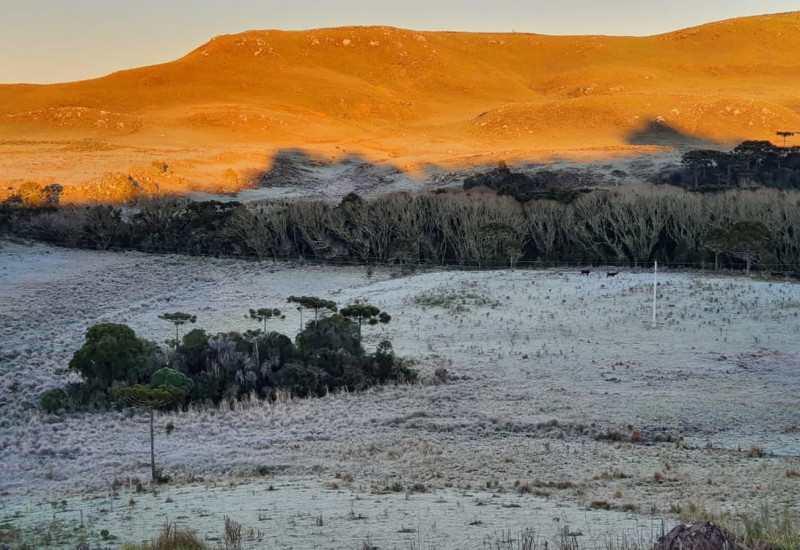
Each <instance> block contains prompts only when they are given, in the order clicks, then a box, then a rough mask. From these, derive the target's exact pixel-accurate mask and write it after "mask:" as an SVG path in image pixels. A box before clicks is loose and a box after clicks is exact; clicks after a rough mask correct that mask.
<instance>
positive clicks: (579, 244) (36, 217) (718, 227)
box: [0, 142, 800, 276]
mask: <svg viewBox="0 0 800 550" xmlns="http://www.w3.org/2000/svg"><path fill="white" fill-rule="evenodd" d="M548 174H550V175H548ZM551 176H552V174H551V173H550V172H547V173H542V174H538V175H534V176H525V175H522V174H515V173H513V172H511V171H510V170H509V169H508V168H507V167H506V166H505V165H502V164H501V165H500V166H499V167H498V168H497V169H495V170H492V171H489V172H486V173H484V174H480V175H476V176H472V177H470V178H467V180H466V181H465V184H464V187H465V189H464V190H457V189H448V190H441V189H440V190H436V191H434V192H418V193H409V192H399V193H391V194H386V195H382V196H377V197H374V198H369V199H365V198H362V197H360V196H359V195H357V194H354V193H351V194H350V195H347V196H346V197H344V198H343V199H342V200H341V201H340V202H338V203H335V202H328V201H322V200H267V201H261V202H254V203H249V204H242V203H239V202H235V201H234V202H218V201H207V202H193V201H190V200H188V199H186V198H181V197H176V196H152V195H151V194H150V193H145V192H142V193H141V194H138V195H137V193H135V190H136V185H135V184H136V182H135V181H133V182H131V181H127V180H126V181H127V185H130V186H131V193H130V195H131V197H132V198H131V200H130V201H129V202H127V203H124V204H93V205H85V206H58V189H57V186H52V185H51V186H48V187H47V188H43V189H40V190H39V191H38V194H37V193H35V192H34V190H32V189H28V190H27V191H26V193H28V194H27V195H25V197H22V195H20V194H18V195H15V197H16V198H15V200H13V201H8V202H6V203H4V204H2V205H0V230H3V231H5V232H8V233H11V234H14V235H18V236H23V237H28V238H34V239H40V240H43V241H47V242H51V243H54V244H58V245H62V246H69V247H81V248H93V249H100V250H106V249H136V250H142V251H148V252H169V253H180V254H194V255H211V256H227V257H242V258H256V259H259V260H264V259H281V260H284V259H297V258H302V259H307V260H308V259H310V260H320V261H341V262H349V263H394V264H407V265H408V264H422V263H426V264H436V265H458V266H465V267H479V268H486V267H503V266H505V267H514V266H516V265H554V264H615V265H634V266H636V265H643V264H649V263H651V262H652V261H653V260H658V261H659V262H661V263H662V264H667V265H690V266H697V267H702V266H707V267H710V266H714V267H715V268H716V267H733V268H738V269H747V270H749V269H750V268H751V267H756V268H758V269H768V270H772V271H776V272H780V273H783V274H788V275H793V276H797V275H798V273H800V192H798V191H796V190H794V189H795V188H797V187H798V186H800V152H799V151H797V150H795V149H781V148H776V147H773V146H772V145H770V144H768V143H766V142H745V143H743V144H741V145H740V146H738V147H737V148H736V149H734V150H733V151H731V152H730V153H725V152H720V151H691V152H689V153H686V154H685V155H684V159H683V164H682V167H681V168H680V169H678V170H677V171H676V172H672V173H670V174H665V175H664V180H665V181H671V182H672V183H676V184H679V185H682V186H684V187H688V188H689V189H697V190H705V191H712V190H713V192H706V193H696V192H693V191H687V190H682V189H679V188H678V187H676V186H673V185H651V186H630V187H624V188H618V189H613V190H608V189H594V190H590V189H574V188H565V187H562V186H561V183H559V180H558V178H557V177H554V176H552V177H551ZM562 183H563V182H562ZM760 185H769V186H771V187H763V186H762V187H759V186H760ZM743 186H745V187H743ZM772 187H780V189H775V188H772ZM23 199H24V200H23Z"/></svg>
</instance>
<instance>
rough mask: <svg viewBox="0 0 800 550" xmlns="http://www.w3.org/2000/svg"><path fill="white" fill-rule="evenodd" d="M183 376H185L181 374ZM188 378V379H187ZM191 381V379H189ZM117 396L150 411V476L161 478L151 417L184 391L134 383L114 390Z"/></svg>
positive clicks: (180, 398)
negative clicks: (134, 384)
mask: <svg viewBox="0 0 800 550" xmlns="http://www.w3.org/2000/svg"><path fill="white" fill-rule="evenodd" d="M175 374H177V375H178V376H183V375H182V374H180V373H179V372H175ZM183 378H186V377H185V376H183ZM187 380H188V379H187ZM189 383H191V380H189ZM116 394H117V396H118V397H119V398H121V399H123V400H124V401H125V402H126V403H128V404H129V405H132V406H134V407H140V408H143V409H147V410H148V411H150V473H151V475H152V478H153V479H154V480H156V481H159V480H161V479H162V476H161V474H160V472H159V471H158V470H157V469H156V458H155V429H154V427H153V418H154V416H155V410H156V409H163V408H165V407H168V406H170V405H172V404H173V403H178V402H180V401H183V399H185V398H186V392H184V391H183V390H182V389H180V388H176V387H175V386H165V385H162V386H159V387H157V388H154V387H151V386H142V385H136V386H132V387H126V388H120V389H118V390H117V391H116Z"/></svg>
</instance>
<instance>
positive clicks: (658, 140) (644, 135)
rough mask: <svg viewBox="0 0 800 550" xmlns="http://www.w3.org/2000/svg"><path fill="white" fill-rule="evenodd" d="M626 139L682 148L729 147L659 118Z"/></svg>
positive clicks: (630, 141) (646, 143) (641, 143)
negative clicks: (684, 130)
mask: <svg viewBox="0 0 800 550" xmlns="http://www.w3.org/2000/svg"><path fill="white" fill-rule="evenodd" d="M626 141H627V143H628V144H629V145H640V146H642V145H645V146H646V145H651V146H653V145H655V146H658V147H673V148H675V149H680V150H683V149H687V150H688V149H726V148H728V145H727V144H725V143H722V142H718V141H714V140H709V139H704V138H700V137H696V136H693V135H691V134H685V133H683V132H681V131H679V130H676V129H675V128H673V127H672V126H670V125H669V124H665V123H663V122H659V121H657V120H651V121H650V122H648V123H646V124H645V125H644V126H643V127H641V128H639V129H638V130H635V131H633V132H631V133H630V134H628V137H627V138H626Z"/></svg>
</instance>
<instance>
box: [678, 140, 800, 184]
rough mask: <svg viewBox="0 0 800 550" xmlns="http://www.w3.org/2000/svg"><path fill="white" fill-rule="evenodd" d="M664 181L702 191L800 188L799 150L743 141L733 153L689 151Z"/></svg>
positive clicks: (766, 142)
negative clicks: (761, 187)
mask: <svg viewBox="0 0 800 550" xmlns="http://www.w3.org/2000/svg"><path fill="white" fill-rule="evenodd" d="M665 181H666V183H670V184H672V185H677V186H679V187H683V188H685V189H689V190H692V191H701V192H708V191H716V190H720V189H729V188H732V187H751V186H763V187H771V188H774V189H800V147H788V148H787V147H778V146H775V145H773V144H772V143H770V142H769V141H744V142H742V143H740V144H739V145H737V146H736V147H735V148H734V149H733V150H732V151H717V150H714V149H698V150H694V151H688V152H686V153H684V154H683V156H682V157H681V168H680V169H679V170H674V171H672V172H670V173H669V174H667V175H666V178H665Z"/></svg>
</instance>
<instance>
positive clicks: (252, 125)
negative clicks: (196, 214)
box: [0, 12, 800, 191]
mask: <svg viewBox="0 0 800 550" xmlns="http://www.w3.org/2000/svg"><path fill="white" fill-rule="evenodd" d="M798 36H800V12H792V13H786V14H778V15H770V16H760V17H749V18H742V19H734V20H729V21H722V22H719V23H714V24H709V25H704V26H700V27H695V28H690V29H685V30H681V31H677V32H673V33H668V34H663V35H657V36H651V37H613V36H544V35H537V34H522V33H508V34H483V33H457V32H416V31H411V30H403V29H396V28H389V27H346V28H334V29H319V30H312V31H293V32H284V31H250V32H245V33H241V34H236V35H226V36H219V37H216V38H214V39H212V40H211V41H209V42H208V43H206V44H204V45H202V46H200V47H199V48H197V49H196V50H194V51H192V52H190V53H189V54H187V55H186V56H185V57H183V58H181V59H178V60H176V61H173V62H170V63H165V64H162V65H155V66H150V67H142V68H138V69H132V70H126V71H120V72H117V73H113V74H111V75H108V76H105V77H102V78H97V79H93V80H87V81H80V82H70V83H64V84H53V85H25V84H14V85H2V86H0V181H2V182H3V183H9V184H10V185H13V184H15V183H18V182H21V181H28V180H33V181H37V182H40V183H43V184H44V183H52V182H58V183H62V184H65V185H74V184H82V183H85V182H88V181H91V180H96V179H97V178H101V177H102V175H103V174H107V173H133V172H136V171H141V170H142V169H143V167H147V166H150V165H151V163H153V161H158V162H165V163H167V164H168V165H169V166H170V169H171V172H170V173H173V174H177V175H179V176H180V177H176V178H174V180H172V181H170V180H169V179H168V178H162V180H163V181H161V182H160V185H161V188H162V189H164V190H175V191H185V190H186V188H187V187H194V188H212V187H215V186H217V185H218V184H220V183H221V182H222V179H223V178H222V174H223V173H225V172H228V171H229V169H232V170H234V171H235V172H237V173H238V174H244V175H246V174H248V173H251V172H254V171H259V170H263V169H265V168H268V167H269V165H270V162H271V158H272V155H273V153H274V152H275V151H278V150H282V149H290V148H291V149H303V150H305V151H307V152H308V153H309V154H311V155H314V156H316V157H319V158H320V159H324V160H331V159H334V160H335V159H337V158H341V157H343V156H345V155H359V156H361V157H363V158H365V159H367V160H370V161H374V162H381V163H389V164H393V165H395V166H397V167H399V168H401V169H403V170H414V169H416V168H419V167H420V166H425V165H427V164H429V163H430V164H436V165H440V166H445V167H459V166H467V165H470V164H475V163H476V162H479V163H489V162H493V161H496V160H499V159H509V160H514V159H518V160H519V159H540V158H543V157H552V156H567V157H569V156H581V155H582V154H595V155H598V154H599V155H604V154H608V155H612V154H619V153H620V152H621V153H631V154H635V153H636V152H637V151H641V150H642V148H643V147H644V150H651V148H647V146H648V145H658V146H673V147H678V148H680V147H681V146H685V145H689V144H691V143H695V142H697V140H703V141H704V142H711V143H716V144H719V145H720V146H725V145H728V144H733V143H736V142H738V141H741V140H745V139H773V138H774V137H775V132H776V131H777V130H797V131H800V96H798V94H797V90H798V89H800V56H798V55H797V53H798V43H797V40H796V38H797V37H798ZM661 128H665V129H668V130H669V132H668V133H667V134H666V135H667V136H668V139H666V140H661V141H659V140H655V141H653V143H648V140H650V137H648V136H651V135H652V133H653V132H656V133H657V131H658V130H659V129H661ZM684 138H685V140H684ZM87 140H88V141H90V142H91V143H95V144H97V145H96V146H92V147H86V146H84V145H82V144H85V143H86V142H87ZM246 179H247V178H246V177H242V178H241V182H244V181H246ZM4 187H5V186H4Z"/></svg>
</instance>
